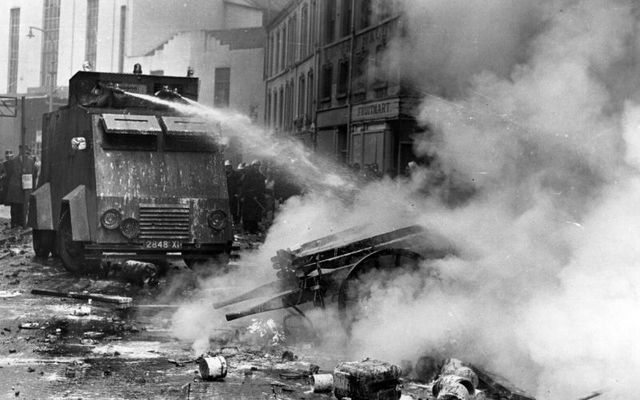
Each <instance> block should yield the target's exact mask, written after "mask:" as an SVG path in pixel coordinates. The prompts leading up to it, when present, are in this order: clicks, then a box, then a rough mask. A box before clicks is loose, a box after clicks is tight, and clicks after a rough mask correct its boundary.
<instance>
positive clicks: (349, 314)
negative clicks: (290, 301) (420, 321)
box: [338, 249, 422, 333]
mask: <svg viewBox="0 0 640 400" xmlns="http://www.w3.org/2000/svg"><path fill="white" fill-rule="evenodd" d="M421 260H422V257H421V256H420V255H419V254H417V253H414V252H412V251H409V250H405V249H383V250H379V251H376V252H373V253H371V254H368V255H366V256H365V257H363V258H362V259H361V260H360V261H358V262H357V263H356V265H354V266H353V268H352V269H351V271H350V272H349V274H348V275H347V278H346V279H345V280H344V281H343V282H342V284H341V285H340V289H339V291H338V311H339V316H340V321H341V322H342V325H343V327H344V328H345V330H346V331H347V333H351V327H352V326H353V324H354V323H355V322H356V321H357V320H358V319H359V318H361V317H362V316H366V315H375V310H372V309H370V304H369V301H370V300H371V298H372V285H373V284H376V288H378V289H381V290H384V289H385V288H386V285H387V283H388V282H389V281H390V280H391V279H392V278H393V276H395V275H392V274H393V270H396V271H397V270H398V269H399V268H402V271H416V270H417V269H418V268H419V267H420V262H421Z"/></svg>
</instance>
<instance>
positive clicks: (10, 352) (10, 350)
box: [9, 349, 17, 354]
mask: <svg viewBox="0 0 640 400" xmlns="http://www.w3.org/2000/svg"><path fill="white" fill-rule="evenodd" d="M16 351H17V350H16V349H9V354H13V353H15V352H16Z"/></svg>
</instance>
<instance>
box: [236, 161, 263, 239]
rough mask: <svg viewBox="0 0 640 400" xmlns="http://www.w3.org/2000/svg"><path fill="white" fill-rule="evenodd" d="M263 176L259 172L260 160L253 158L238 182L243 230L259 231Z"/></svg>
mask: <svg viewBox="0 0 640 400" xmlns="http://www.w3.org/2000/svg"><path fill="white" fill-rule="evenodd" d="M265 189H266V188H265V177H264V175H262V173H261V172H260V162H259V161H258V160H255V161H253V162H252V163H251V166H250V167H249V168H248V169H247V170H246V172H245V174H244V176H243V177H242V181H241V183H240V196H241V201H242V227H243V228H244V230H245V232H248V233H259V232H260V227H259V224H258V223H259V222H260V221H261V220H262V213H263V211H264V208H265V206H264V204H265V199H264V193H265Z"/></svg>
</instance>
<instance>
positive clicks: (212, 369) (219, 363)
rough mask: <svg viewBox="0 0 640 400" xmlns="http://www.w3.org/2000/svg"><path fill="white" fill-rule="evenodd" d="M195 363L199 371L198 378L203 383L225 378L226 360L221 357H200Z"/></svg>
mask: <svg viewBox="0 0 640 400" xmlns="http://www.w3.org/2000/svg"><path fill="white" fill-rule="evenodd" d="M196 362H197V363H198V368H199V370H200V377H201V378H202V380H204V381H213V380H217V379H222V378H224V377H226V376H227V360H226V359H225V358H224V357H222V356H214V357H205V356H201V357H199V358H198V359H197V360H196Z"/></svg>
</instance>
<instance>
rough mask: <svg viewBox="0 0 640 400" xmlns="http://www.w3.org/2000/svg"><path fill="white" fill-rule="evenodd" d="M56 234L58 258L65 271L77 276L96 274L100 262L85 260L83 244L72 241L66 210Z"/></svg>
mask: <svg viewBox="0 0 640 400" xmlns="http://www.w3.org/2000/svg"><path fill="white" fill-rule="evenodd" d="M57 233H58V234H57V237H56V241H57V249H58V256H59V257H60V260H61V261H62V265H64V267H65V268H66V269H67V271H69V272H73V273H76V274H77V273H90V272H96V271H98V270H99V267H100V261H97V260H87V259H86V258H85V250H84V244H83V243H82V242H78V241H74V240H73V236H72V234H71V217H70V215H69V210H68V209H67V210H64V211H63V214H62V217H61V218H60V226H59V227H58V232H57Z"/></svg>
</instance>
